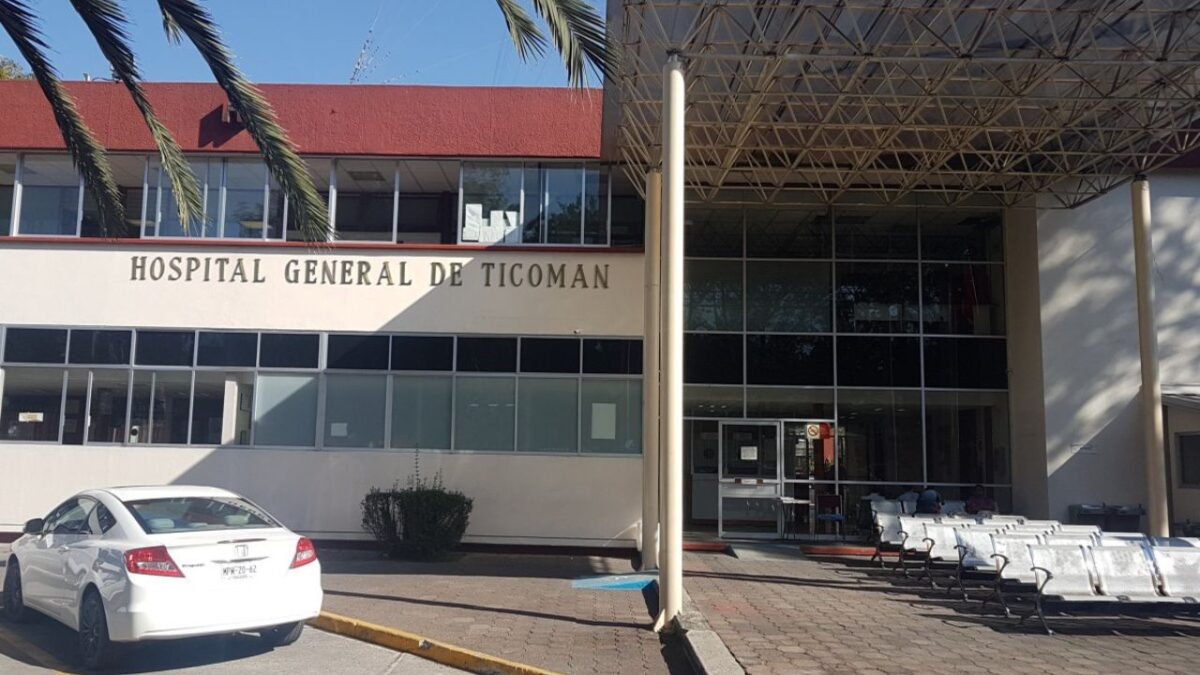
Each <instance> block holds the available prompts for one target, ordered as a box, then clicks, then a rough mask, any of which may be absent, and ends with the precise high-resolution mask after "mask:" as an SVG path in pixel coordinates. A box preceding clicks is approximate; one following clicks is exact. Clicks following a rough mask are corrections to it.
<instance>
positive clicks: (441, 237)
mask: <svg viewBox="0 0 1200 675" xmlns="http://www.w3.org/2000/svg"><path fill="white" fill-rule="evenodd" d="M399 167H400V208H399V221H398V222H397V230H398V231H397V241H399V242H401V243H405V244H453V243H455V241H457V237H456V235H455V232H456V231H457V229H458V213H457V210H458V208H459V206H458V162H456V161H422V160H401V161H400V163H399Z"/></svg>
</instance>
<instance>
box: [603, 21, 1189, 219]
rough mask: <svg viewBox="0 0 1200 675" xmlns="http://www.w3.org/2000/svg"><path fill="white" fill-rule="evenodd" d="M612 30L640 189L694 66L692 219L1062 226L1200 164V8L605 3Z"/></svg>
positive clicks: (620, 148)
mask: <svg viewBox="0 0 1200 675" xmlns="http://www.w3.org/2000/svg"><path fill="white" fill-rule="evenodd" d="M609 27H610V31H611V32H612V35H613V37H614V40H615V41H616V44H617V45H618V46H619V50H620V56H621V67H620V70H619V72H618V74H617V76H616V77H615V78H613V79H612V80H610V82H609V83H608V86H609V88H610V96H614V95H615V96H614V97H615V98H617V99H619V101H618V102H617V103H616V106H615V108H612V110H615V112H616V115H610V120H609V126H608V127H607V128H606V133H608V134H610V142H611V143H612V147H613V148H615V150H616V153H617V155H618V157H617V158H618V159H620V160H622V161H623V162H624V163H625V165H626V170H627V171H628V172H629V174H630V179H631V180H632V182H633V183H634V185H637V186H639V187H640V186H642V185H644V175H645V172H646V171H647V170H648V169H650V168H652V167H656V166H657V165H658V163H659V158H660V156H661V136H660V133H661V132H660V117H661V112H662V111H661V108H662V67H663V64H664V63H665V61H666V59H667V56H668V54H679V55H681V56H682V57H683V58H684V59H685V60H686V61H687V63H688V75H687V77H688V82H687V86H688V94H687V95H688V110H687V125H686V127H687V128H686V145H687V155H686V166H687V172H686V175H687V187H688V195H687V197H688V200H689V201H690V202H693V203H694V202H700V203H729V204H771V205H774V206H788V205H792V204H794V205H813V204H824V205H833V204H870V205H898V204H911V203H918V202H919V203H920V204H924V205H930V206H957V205H963V204H972V205H996V206H1020V205H1031V204H1033V203H1036V204H1037V205H1038V206H1039V207H1041V208H1071V207H1075V206H1078V205H1079V204H1082V203H1084V202H1087V201H1089V200H1091V199H1093V198H1095V197H1097V196H1099V195H1101V194H1103V193H1105V192H1108V191H1109V190H1112V189H1113V188H1115V187H1117V186H1118V185H1121V184H1122V183H1125V182H1127V181H1129V180H1130V179H1131V178H1132V177H1133V176H1134V175H1135V174H1143V173H1147V172H1150V171H1153V170H1155V169H1158V168H1161V167H1163V166H1165V165H1167V164H1169V163H1171V162H1172V161H1174V160H1176V159H1178V158H1179V157H1180V156H1182V155H1185V154H1187V153H1188V152H1190V151H1192V150H1194V149H1197V148H1198V147H1200V123H1198V122H1200V119H1198V118H1200V0H1186V1H1185V0H708V1H701V0H610V1H609ZM1035 199H1036V201H1034V200H1035Z"/></svg>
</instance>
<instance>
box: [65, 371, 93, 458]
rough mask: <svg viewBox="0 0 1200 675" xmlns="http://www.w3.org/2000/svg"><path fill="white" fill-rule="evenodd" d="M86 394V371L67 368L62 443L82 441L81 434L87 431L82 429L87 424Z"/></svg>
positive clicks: (78, 442) (72, 443) (75, 443)
mask: <svg viewBox="0 0 1200 675" xmlns="http://www.w3.org/2000/svg"><path fill="white" fill-rule="evenodd" d="M87 394H88V371H86V370H68V371H67V398H66V407H64V408H63V433H62V443H63V444H64V445H80V444H82V443H83V436H84V434H85V433H87V430H86V429H84V426H85V425H86V424H87V421H86V416H87Z"/></svg>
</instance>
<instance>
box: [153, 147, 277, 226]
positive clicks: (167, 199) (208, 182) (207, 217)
mask: <svg viewBox="0 0 1200 675" xmlns="http://www.w3.org/2000/svg"><path fill="white" fill-rule="evenodd" d="M188 164H189V165H190V166H191V169H192V173H194V174H195V175H196V181H197V182H198V183H199V185H200V199H201V200H202V203H203V206H204V208H203V211H202V212H201V213H197V214H194V215H193V218H192V221H191V222H190V223H189V224H188V227H187V228H186V230H185V228H184V227H183V224H182V223H180V222H179V207H178V206H177V204H176V202H175V192H174V190H172V189H171V181H170V180H168V179H167V175H166V174H165V173H161V174H160V172H159V164H158V161H157V160H156V161H152V162H151V164H150V174H149V184H150V191H149V192H148V193H147V194H148V195H149V197H148V200H147V204H146V234H147V236H150V235H154V234H157V235H158V236H160V237H201V238H204V237H219V236H221V227H220V224H219V223H218V222H217V218H218V217H219V213H218V212H219V211H220V209H221V160H219V159H192V160H190V161H189V162H188ZM160 182H161V185H160ZM160 191H161V193H162V197H161V201H160V200H159V198H158V196H157V194H158V192H160ZM261 194H262V186H261V185H260V186H259V195H260V196H259V198H260V199H261V198H262V197H261ZM138 215H139V216H140V215H141V214H138ZM156 220H157V226H156V222H155V221H156ZM230 236H233V235H230Z"/></svg>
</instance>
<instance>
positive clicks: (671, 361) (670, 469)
mask: <svg viewBox="0 0 1200 675" xmlns="http://www.w3.org/2000/svg"><path fill="white" fill-rule="evenodd" d="M684 96H685V90H684V78H683V61H682V59H680V58H679V55H678V54H672V55H671V56H670V58H668V59H667V64H666V67H665V68H664V70H663V116H662V127H663V160H662V165H663V192H662V195H663V218H662V248H663V250H662V253H663V277H662V279H663V286H664V288H663V295H664V301H663V360H662V425H663V429H664V439H665V442H664V444H663V446H662V447H661V448H660V449H659V451H660V452H662V453H663V465H662V466H663V477H662V485H663V512H662V536H663V551H662V556H661V559H660V560H659V564H660V565H661V570H660V572H659V596H660V603H661V605H662V610H663V615H662V617H661V621H662V624H663V627H664V628H665V629H667V630H671V629H672V628H673V627H674V624H675V619H676V617H677V616H678V615H679V610H680V607H681V606H682V604H683V603H682V598H683V171H684V168H683V156H684V155H683V153H684V135H683V131H684Z"/></svg>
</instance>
